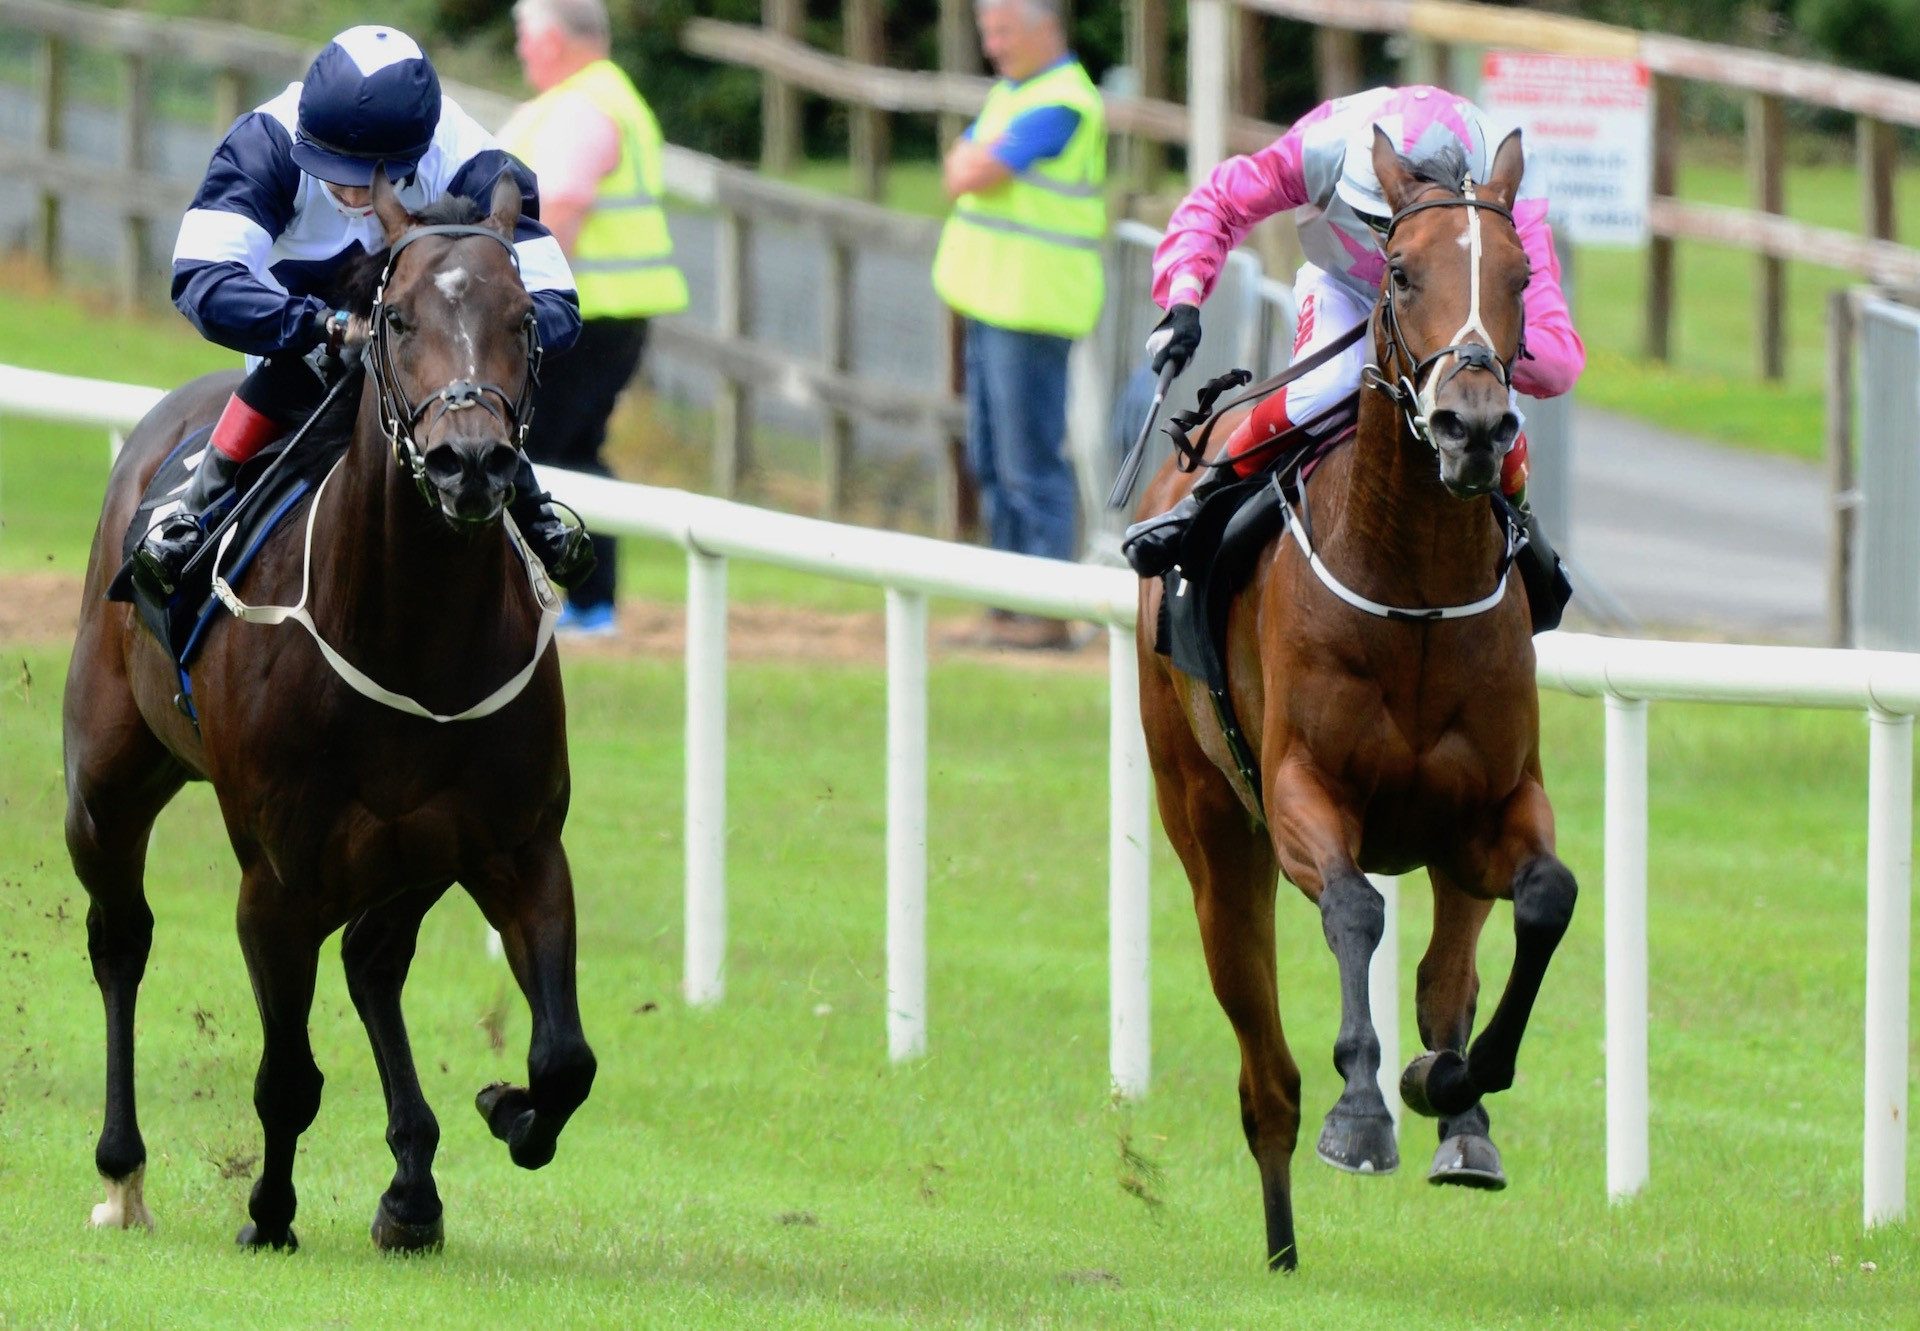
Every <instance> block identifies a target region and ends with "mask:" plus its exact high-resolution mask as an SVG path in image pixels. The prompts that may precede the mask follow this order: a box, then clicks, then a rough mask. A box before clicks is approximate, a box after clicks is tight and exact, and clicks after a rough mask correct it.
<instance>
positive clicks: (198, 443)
mask: <svg viewBox="0 0 1920 1331" xmlns="http://www.w3.org/2000/svg"><path fill="white" fill-rule="evenodd" d="M350 377H352V378H357V377H358V376H357V375H353V376H350ZM341 399H346V400H347V401H348V405H349V407H353V406H354V405H355V404H357V401H358V397H357V395H356V394H353V393H334V394H330V395H329V397H328V400H327V401H326V402H324V403H322V405H321V407H320V409H319V410H318V411H317V412H315V414H314V415H313V417H312V418H310V419H309V420H308V421H307V422H306V423H305V424H303V425H301V426H300V428H299V429H297V430H295V431H294V432H293V433H292V434H291V435H288V436H287V437H285V438H283V439H280V440H278V441H276V442H275V443H272V444H269V445H267V447H265V448H263V449H261V450H260V452H259V453H258V454H256V455H255V456H254V457H253V458H252V459H250V460H249V461H247V462H246V463H244V464H243V465H242V466H241V468H240V471H239V475H238V476H237V477H236V478H235V481H234V486H233V489H232V490H231V491H230V492H229V493H227V494H225V495H222V496H221V497H220V498H219V499H217V500H215V501H214V503H213V504H212V505H210V506H209V507H208V509H207V512H206V514H205V521H206V522H207V524H208V537H207V539H206V540H205V541H204V542H203V543H202V544H201V546H200V549H199V550H197V551H196V552H195V553H194V556H193V558H192V559H191V560H189V561H188V563H187V566H186V568H185V569H184V570H183V571H182V574H181V577H180V583H179V586H178V587H177V588H176V589H175V591H174V594H173V596H172V597H171V598H170V599H168V600H167V601H165V602H160V601H156V600H154V599H152V598H151V597H150V596H149V595H148V592H147V589H146V588H145V587H144V586H143V585H142V584H141V583H140V581H139V580H137V579H136V578H135V577H134V576H133V552H134V550H135V549H136V548H137V547H138V546H139V544H140V542H141V540H142V539H143V538H144V537H145V536H146V534H147V533H148V532H149V531H151V530H152V529H153V527H154V525H155V524H156V523H158V522H161V521H163V520H164V519H165V518H167V517H168V516H169V515H170V514H171V513H172V512H174V511H175V510H176V509H177V508H178V507H179V496H180V495H181V494H183V493H184V492H185V491H186V489H187V486H188V485H189V484H190V483H191V481H192V478H193V473H194V470H195V469H196V468H197V467H198V466H199V465H200V463H201V461H202V460H203V459H204V458H205V457H206V454H207V450H208V449H209V448H211V447H212V444H211V442H210V440H211V438H212V435H213V426H212V425H206V426H203V427H202V428H200V429H198V430H195V431H193V432H192V433H191V434H189V435H187V436H186V437H185V438H184V439H182V440H181V441H180V442H179V443H178V444H176V445H175V446H174V448H173V451H172V452H170V453H168V454H167V456H166V458H165V460H164V461H162V462H161V464H160V468H159V470H158V471H156V472H155V473H154V474H153V479H152V480H150V481H149V482H148V483H147V488H146V492H145V493H144V494H143V495H142V496H141V499H140V503H139V504H138V505H137V506H136V507H135V508H134V511H133V519H132V521H130V522H129V523H128V524H127V530H126V534H125V535H124V536H123V537H122V538H121V541H120V556H121V560H122V562H121V565H120V571H119V573H118V574H116V575H115V576H114V579H113V582H112V583H111V584H110V585H109V586H108V588H107V599H108V600H110V601H125V602H128V603H130V604H132V605H133V607H134V608H135V610H136V611H137V612H138V613H139V615H140V621H141V623H143V624H145V625H146V626H147V629H148V631H149V632H151V633H152V634H153V636H154V638H155V640H156V641H158V642H159V643H160V645H161V646H163V647H165V648H166V649H167V654H168V655H169V656H170V657H171V658H172V660H173V663H174V669H175V671H176V672H177V673H178V675H179V677H180V692H179V694H178V695H176V697H175V699H174V702H175V704H176V705H177V706H178V707H179V708H180V710H181V711H182V712H184V713H185V714H186V715H187V716H188V718H189V719H192V720H194V721H195V722H196V723H197V721H198V716H197V714H196V712H195V711H194V707H193V684H192V682H191V680H190V679H189V677H188V675H187V671H188V669H189V668H190V667H191V666H192V664H193V660H194V658H195V656H197V655H198V654H199V651H200V648H201V647H202V646H203V645H205V643H206V639H207V632H208V630H209V629H210V628H211V627H212V625H213V622H214V621H215V619H216V618H217V617H218V616H219V614H220V613H221V605H220V602H219V601H218V600H216V599H215V597H214V595H213V575H214V565H215V562H216V560H218V558H219V554H218V552H219V550H220V548H221V545H222V544H223V542H222V540H221V538H222V537H223V536H224V535H225V534H226V533H227V532H228V531H229V530H231V531H232V533H233V535H232V539H231V541H230V542H226V544H227V546H228V553H227V557H226V560H225V562H224V564H223V566H222V567H221V568H220V570H219V571H220V572H221V574H223V575H224V576H225V577H226V578H227V579H228V580H229V581H237V580H238V579H239V577H240V575H241V574H242V573H244V572H245V571H246V570H247V568H248V567H250V566H251V565H252V563H253V561H254V559H255V558H256V557H257V556H258V555H259V553H260V549H261V547H262V546H263V545H265V544H266V541H267V538H268V537H269V536H271V535H272V534H273V533H274V532H275V531H277V530H278V529H279V528H280V526H281V525H282V524H283V523H285V522H286V520H287V519H288V518H289V517H291V516H292V515H293V513H294V512H295V511H296V510H297V509H298V508H299V507H300V505H301V503H302V501H304V500H305V499H306V498H307V496H308V495H309V494H311V493H312V492H313V488H314V487H315V486H316V485H317V484H319V482H320V481H321V479H323V478H324V477H325V476H326V474H327V471H328V469H329V468H331V467H332V466H333V464H334V463H335V462H336V461H338V460H339V458H340V456H341V454H343V453H345V452H346V450H347V446H348V444H349V443H351V442H352V438H353V431H352V421H353V412H352V410H345V411H342V410H337V409H336V410H330V409H329V408H330V407H331V406H332V405H333V404H334V403H335V402H337V401H339V400H341Z"/></svg>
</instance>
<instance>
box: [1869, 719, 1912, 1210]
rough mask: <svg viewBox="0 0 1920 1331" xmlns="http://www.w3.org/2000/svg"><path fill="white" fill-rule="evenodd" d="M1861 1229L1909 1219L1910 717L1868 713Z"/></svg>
mask: <svg viewBox="0 0 1920 1331" xmlns="http://www.w3.org/2000/svg"><path fill="white" fill-rule="evenodd" d="M1868 726H1869V728H1870V734H1871V738H1870V739H1869V741H1868V750H1867V1021H1866V1028H1867V1029H1866V1041H1867V1078H1866V1082H1867V1086H1866V1142H1865V1151H1864V1154H1863V1156H1862V1159H1861V1172H1862V1174H1863V1175H1864V1188H1863V1195H1862V1199H1861V1213H1862V1218H1863V1220H1864V1222H1865V1225H1866V1227H1867V1228H1868V1229H1872V1228H1873V1227H1874V1226H1876V1225H1884V1224H1891V1223H1893V1222H1895V1221H1898V1220H1903V1219H1905V1218H1906V1214H1907V1022H1908V1018H1907V1004H1908V1002H1909V999H1910V997H1911V994H1910V984H1909V982H1908V978H1907V977H1908V974H1909V971H1908V967H1909V965H1910V963H1911V960H1912V955H1913V718H1912V717H1911V716H1895V715H1891V714H1889V713H1886V712H1883V711H1881V710H1879V709H1878V708H1875V709H1874V710H1873V711H1871V712H1870V713H1868Z"/></svg>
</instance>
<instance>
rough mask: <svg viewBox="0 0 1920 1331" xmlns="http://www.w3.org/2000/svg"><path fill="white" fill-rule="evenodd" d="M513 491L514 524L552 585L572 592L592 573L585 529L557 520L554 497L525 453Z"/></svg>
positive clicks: (591, 555)
mask: <svg viewBox="0 0 1920 1331" xmlns="http://www.w3.org/2000/svg"><path fill="white" fill-rule="evenodd" d="M513 490H514V499H513V503H512V504H511V505H510V506H509V508H508V510H507V511H508V512H509V513H511V514H513V523H514V526H516V527H518V528H519V529H520V534H521V535H522V536H524V537H525V538H526V541H527V544H528V545H529V546H531V547H532V548H533V553H534V554H536V555H538V556H539V558H540V562H541V563H542V564H544V565H546V569H547V577H548V578H549V579H551V580H552V581H553V584H554V585H555V586H556V587H558V588H560V590H561V591H572V590H573V589H574V588H575V587H578V586H579V585H580V584H581V582H582V581H584V580H585V579H586V576H587V574H589V573H591V572H593V566H594V564H595V562H596V560H595V558H594V553H593V542H592V541H590V540H588V539H587V532H586V528H584V527H569V526H568V525H567V524H566V523H564V522H562V521H561V520H560V515H559V514H557V513H555V512H554V511H553V505H552V504H551V503H550V502H549V501H550V500H551V499H552V498H553V496H552V495H550V494H548V493H547V492H546V491H544V490H542V489H541V488H540V483H539V482H538V481H536V480H535V479H534V477H533V464H532V463H531V462H529V461H528V460H527V455H526V454H525V453H522V454H521V455H520V470H519V471H518V472H517V473H515V475H514V478H513Z"/></svg>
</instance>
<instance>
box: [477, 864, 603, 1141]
mask: <svg viewBox="0 0 1920 1331" xmlns="http://www.w3.org/2000/svg"><path fill="white" fill-rule="evenodd" d="M467 890H468V891H469V892H470V893H471V894H472V896H473V898H474V900H475V901H477V902H478V903H479V905H480V909H481V910H482V911H483V912H484V913H485V915H486V917H487V922H488V923H490V924H491V925H493V927H494V928H495V929H496V930H498V931H499V933H500V941H501V944H502V945H503V946H504V947H505V949H506V953H507V963H508V964H509V965H511V966H512V967H513V974H514V978H515V979H517V980H518V981H519V982H520V989H521V991H522V992H523V993H524V994H526V996H527V1006H528V1008H529V1009H530V1010H531V1011H532V1014H533V1036H532V1040H531V1043H530V1044H529V1046H528V1049H527V1084H526V1085H525V1086H510V1085H508V1084H507V1083H505V1082H496V1083H494V1084H493V1085H491V1086H488V1087H485V1088H483V1089H482V1090H481V1092H480V1094H479V1095H478V1096H476V1097H475V1098H474V1106H475V1108H477V1109H478V1110H479V1111H480V1116H481V1117H482V1118H484V1119H486V1121H487V1127H488V1129H489V1130H491V1131H492V1133H493V1135H494V1136H496V1137H498V1138H499V1139H500V1140H501V1141H503V1142H505V1143H506V1144H507V1150H508V1153H509V1154H510V1155H511V1156H512V1157H513V1162H514V1163H515V1164H516V1165H519V1166H520V1167H521V1168H523V1169H539V1168H540V1167H541V1166H542V1165H544V1164H546V1163H547V1162H548V1161H550V1160H552V1159H553V1152H554V1147H555V1144H556V1143H557V1141H558V1140H559V1137H560V1130H561V1129H562V1128H563V1127H565V1126H566V1123H567V1119H568V1118H569V1117H571V1116H572V1114H573V1111H574V1110H576V1109H578V1108H579V1107H580V1105H581V1104H582V1103H583V1102H584V1101H585V1100H586V1098H587V1092H588V1091H589V1090H591V1089H592V1087H593V1074H594V1071H595V1067H596V1064H595V1062H594V1057H593V1051H592V1050H591V1049H589V1048H588V1047H587V1039H586V1035H585V1034H584V1033H583V1032H582V1031H581V1029H580V1001H579V995H578V994H577V992H576V991H575V988H574V969H573V967H574V918H573V878H572V875H571V874H570V873H569V872H568V869H567V857H566V853H565V852H564V851H563V850H561V848H560V842H559V840H558V838H552V839H548V840H545V841H542V842H539V843H536V844H535V845H533V846H530V847H528V848H527V849H525V850H523V851H521V852H520V853H519V854H518V855H516V856H515V857H514V861H513V864H512V865H511V867H510V868H509V869H508V870H507V872H506V874H505V875H503V876H500V877H493V878H487V879H482V880H479V881H476V882H473V883H469V884H468V885H467Z"/></svg>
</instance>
